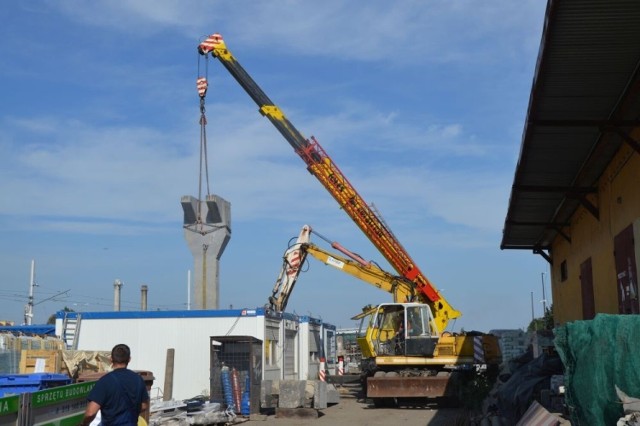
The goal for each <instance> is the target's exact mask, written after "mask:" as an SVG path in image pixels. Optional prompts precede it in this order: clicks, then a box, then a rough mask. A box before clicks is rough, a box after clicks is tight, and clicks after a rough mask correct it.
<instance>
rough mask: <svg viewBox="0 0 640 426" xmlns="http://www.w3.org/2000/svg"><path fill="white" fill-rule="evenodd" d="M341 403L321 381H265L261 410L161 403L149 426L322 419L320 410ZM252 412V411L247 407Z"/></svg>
mask: <svg viewBox="0 0 640 426" xmlns="http://www.w3.org/2000/svg"><path fill="white" fill-rule="evenodd" d="M339 402H340V393H339V392H338V390H337V389H336V388H335V386H333V385H332V384H328V383H326V382H323V381H318V380H263V381H262V382H261V386H260V409H259V410H256V409H251V410H238V409H236V407H235V406H234V405H228V404H226V403H224V402H223V401H220V402H215V401H209V400H208V398H206V397H204V396H197V397H194V398H191V399H189V400H185V401H158V402H152V404H151V416H150V419H149V426H160V425H162V426H186V425H218V424H238V423H244V422H246V421H248V420H263V419H264V417H265V416H266V414H254V413H258V412H260V413H274V412H275V416H276V417H282V418H305V419H313V418H318V412H319V410H322V409H324V408H327V407H328V406H330V405H333V404H337V403H339ZM247 408H248V407H247Z"/></svg>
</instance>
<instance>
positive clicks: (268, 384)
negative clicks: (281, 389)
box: [260, 380, 278, 408]
mask: <svg viewBox="0 0 640 426" xmlns="http://www.w3.org/2000/svg"><path fill="white" fill-rule="evenodd" d="M277 406H278V397H277V394H275V395H274V393H273V382H272V381H271V380H263V381H262V382H260V407H262V408H275V407H277Z"/></svg>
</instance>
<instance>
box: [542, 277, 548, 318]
mask: <svg viewBox="0 0 640 426" xmlns="http://www.w3.org/2000/svg"><path fill="white" fill-rule="evenodd" d="M541 276H542V316H543V317H544V316H545V315H546V314H547V297H546V296H545V295H544V272H542V274H541Z"/></svg>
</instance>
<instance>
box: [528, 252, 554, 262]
mask: <svg viewBox="0 0 640 426" xmlns="http://www.w3.org/2000/svg"><path fill="white" fill-rule="evenodd" d="M533 254H539V255H540V256H542V257H543V258H544V259H545V260H546V261H547V262H548V263H549V265H553V260H552V259H551V256H549V255H548V254H547V253H545V252H544V250H542V249H541V248H535V249H533Z"/></svg>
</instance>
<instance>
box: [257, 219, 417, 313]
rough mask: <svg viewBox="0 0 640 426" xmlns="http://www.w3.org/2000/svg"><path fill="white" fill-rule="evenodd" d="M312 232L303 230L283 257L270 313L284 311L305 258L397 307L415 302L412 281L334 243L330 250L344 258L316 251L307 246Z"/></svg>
mask: <svg viewBox="0 0 640 426" xmlns="http://www.w3.org/2000/svg"><path fill="white" fill-rule="evenodd" d="M312 232H313V231H312V230H311V227H310V226H309V225H305V226H303V227H302V230H301V231H300V235H299V236H298V239H297V240H296V242H295V243H294V244H292V245H291V246H290V247H289V248H288V249H287V251H286V252H285V253H284V256H283V266H282V269H281V271H280V274H279V275H278V279H277V280H276V284H275V285H274V287H273V291H272V296H271V297H270V298H269V304H270V307H271V309H274V310H276V311H279V312H282V311H284V310H285V309H286V307H287V302H288V300H289V297H290V295H291V292H292V291H293V288H294V286H295V283H296V281H297V279H298V276H299V275H300V272H301V268H302V266H303V265H304V262H305V260H306V259H307V256H308V255H311V256H312V257H314V258H315V259H317V260H319V261H320V262H322V263H324V264H325V265H329V266H332V267H334V268H336V269H338V270H340V271H342V272H344V273H346V274H349V275H351V276H353V277H355V278H358V279H359V280H362V281H364V282H366V283H367V284H370V285H372V286H374V287H376V288H379V289H380V290H382V291H386V292H387V293H390V294H391V295H392V296H393V301H394V302H396V303H405V302H410V301H412V300H415V297H416V294H415V290H416V289H415V286H414V285H413V283H412V282H411V281H409V280H407V279H406V278H404V277H402V276H398V275H393V274H391V273H389V272H387V271H385V270H384V269H382V268H380V267H379V266H378V265H376V264H375V263H373V262H371V261H366V260H364V259H363V258H362V257H360V256H358V255H357V254H355V253H353V252H351V251H349V250H348V249H346V248H344V247H343V246H342V245H340V244H339V243H337V242H332V243H331V247H332V248H333V249H335V250H337V251H339V252H341V253H342V254H344V256H341V255H339V254H336V253H334V252H330V251H328V250H325V249H323V248H321V247H318V246H317V245H315V244H313V243H311V242H310V236H311V233H312Z"/></svg>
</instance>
